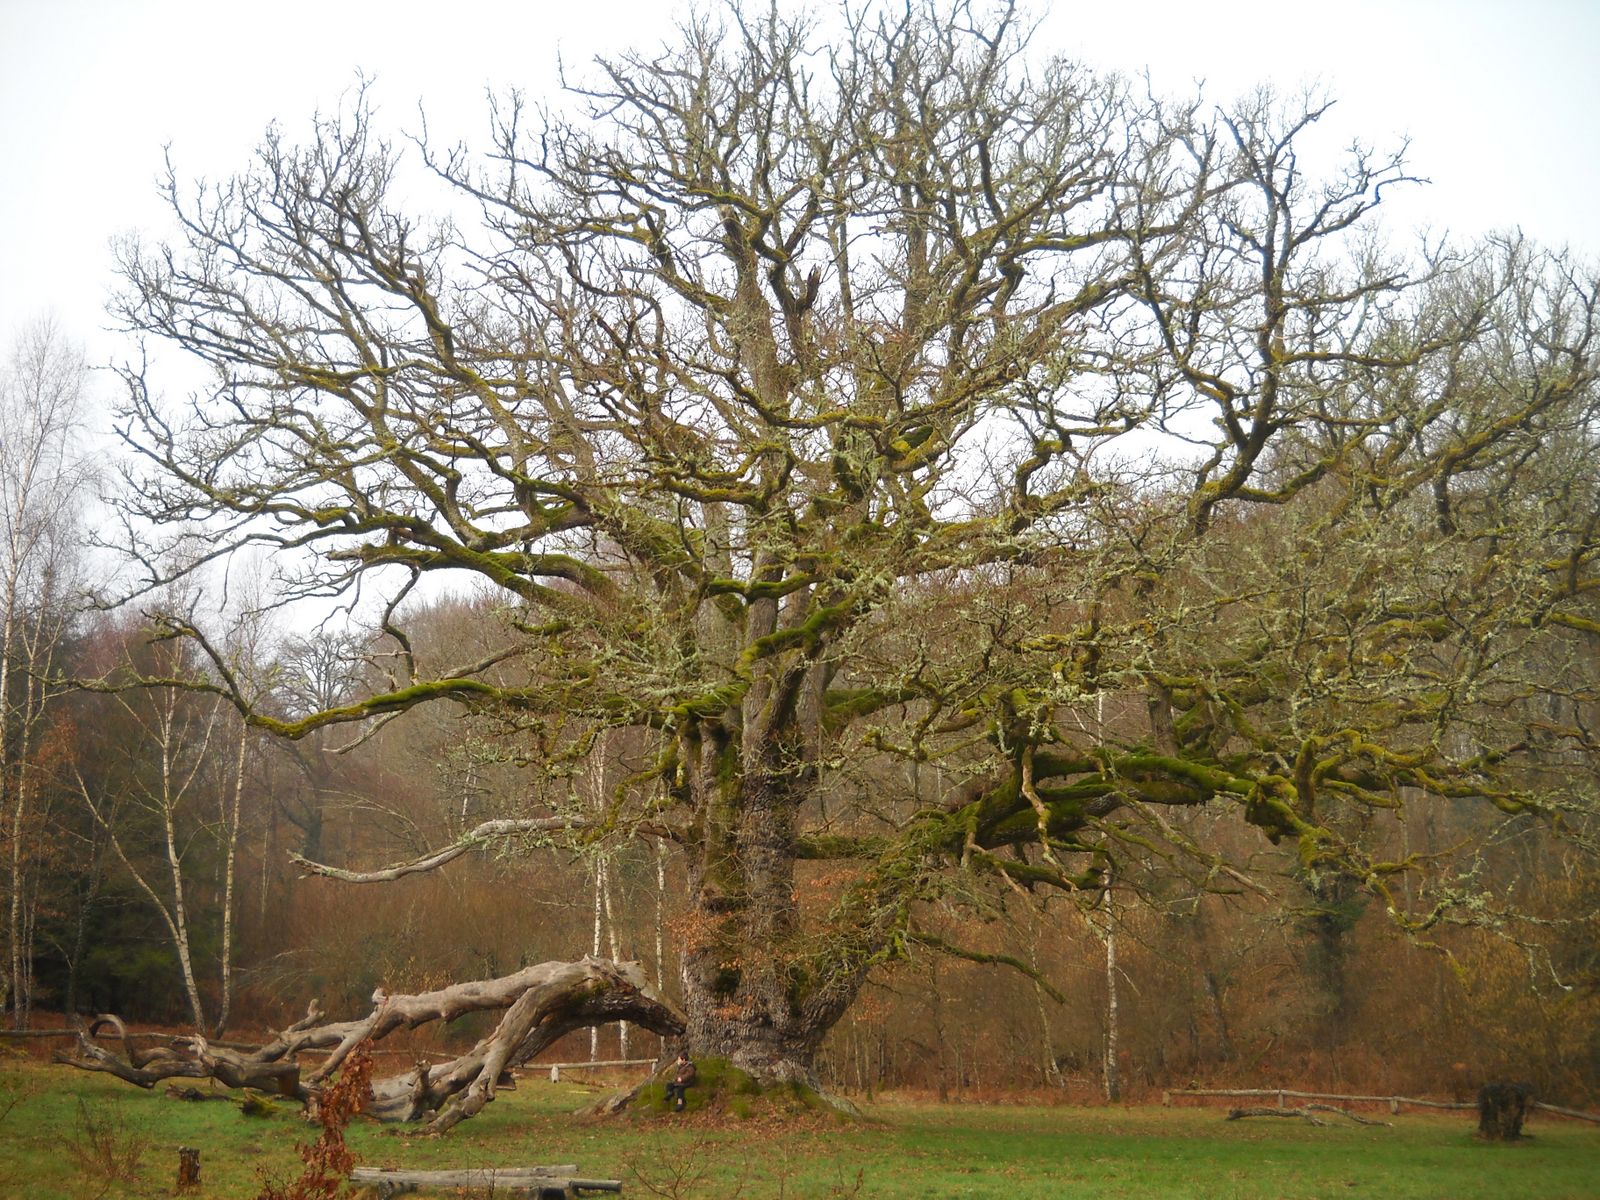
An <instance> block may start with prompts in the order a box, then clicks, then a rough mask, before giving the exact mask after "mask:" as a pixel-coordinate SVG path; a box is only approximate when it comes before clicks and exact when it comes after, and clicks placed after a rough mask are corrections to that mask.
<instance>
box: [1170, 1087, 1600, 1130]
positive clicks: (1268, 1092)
mask: <svg viewBox="0 0 1600 1200" xmlns="http://www.w3.org/2000/svg"><path fill="white" fill-rule="evenodd" d="M1174 1096H1253V1097H1262V1096H1266V1097H1273V1096H1276V1097H1277V1100H1278V1107H1279V1108H1287V1107H1288V1106H1287V1105H1286V1104H1285V1103H1284V1101H1285V1100H1336V1101H1340V1102H1342V1103H1345V1104H1387V1105H1388V1106H1389V1111H1390V1112H1391V1113H1398V1112H1399V1111H1400V1110H1401V1109H1402V1108H1445V1109H1455V1110H1465V1111H1469V1112H1476V1111H1477V1108H1478V1105H1477V1102H1476V1101H1462V1100H1424V1099H1422V1098H1420V1097H1417V1096H1340V1095H1334V1094H1333V1093H1331V1092H1297V1091H1294V1090H1292V1089H1290V1088H1175V1089H1173V1090H1171V1091H1166V1092H1162V1093H1161V1103H1162V1104H1164V1105H1168V1106H1170V1105H1171V1104H1172V1098H1173V1097H1174ZM1533 1106H1534V1108H1542V1109H1544V1110H1545V1111H1546V1112H1553V1113H1557V1114H1559V1115H1561V1116H1563V1117H1572V1118H1574V1119H1576V1120H1579V1121H1593V1122H1595V1123H1597V1124H1600V1113H1587V1112H1580V1111H1578V1110H1577V1109H1575V1108H1562V1107H1561V1106H1560V1105H1557V1104H1546V1103H1545V1102H1544V1101H1543V1100H1536V1101H1534V1105H1533Z"/></svg>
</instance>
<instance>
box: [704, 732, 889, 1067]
mask: <svg viewBox="0 0 1600 1200" xmlns="http://www.w3.org/2000/svg"><path fill="white" fill-rule="evenodd" d="M691 752H697V753H696V758H697V760H698V761H697V763H696V765H697V767H698V773H699V779H698V780H697V786H698V789H699V790H700V795H698V796H697V797H696V811H697V813H698V814H699V818H700V819H699V821H698V827H697V830H696V832H697V833H698V834H699V841H698V844H697V845H694V846H691V847H690V853H689V891H690V901H691V904H692V908H693V920H692V924H691V930H692V932H691V934H690V936H689V937H687V938H686V939H685V945H684V947H683V957H682V961H683V998H684V1010H685V1016H686V1017H687V1021H688V1029H687V1035H686V1036H687V1041H688V1046H689V1047H690V1050H691V1053H692V1054H693V1055H694V1056H695V1057H696V1058H721V1059H726V1060H727V1061H728V1062H730V1063H732V1064H733V1065H734V1066H736V1067H738V1068H739V1069H740V1070H742V1071H745V1072H747V1073H749V1074H750V1075H752V1076H754V1077H755V1078H756V1079H758V1080H761V1081H764V1082H800V1083H805V1084H808V1085H811V1086H815V1085H816V1071H815V1061H816V1055H817V1051H818V1048H819V1047H820V1046H821V1044H822V1039H823V1038H824V1037H825V1036H826V1035H827V1032H828V1030H829V1029H830V1028H831V1027H832V1026H833V1024H834V1022H835V1021H837V1020H838V1019H839V1017H840V1016H842V1015H843V1013H844V1011H845V1009H846V1008H847V1007H848V1005H849V1002H850V1000H852V999H854V997H855V993H856V991H858V990H859V988H860V982H861V977H863V976H864V973H865V972H864V968H863V969H862V970H860V971H858V972H856V973H855V977H854V978H851V977H850V976H849V973H844V974H841V973H840V972H838V971H836V970H832V971H830V970H829V969H828V968H827V966H826V965H824V966H823V967H822V969H820V970H819V969H818V968H817V966H816V965H815V964H813V963H806V962H802V961H800V959H799V956H798V954H797V947H796V938H795V933H796V929H797V926H798V909H797V903H796V897H795V810H796V807H797V797H796V796H795V794H794V791H793V790H792V788H793V787H794V781H793V780H789V779H785V778H784V776H783V772H782V771H781V770H780V769H779V768H778V766H777V760H779V759H780V758H781V751H780V750H779V749H778V748H777V747H775V746H772V745H770V744H769V745H766V746H757V747H756V748H755V749H754V750H753V751H752V750H749V749H746V750H745V751H744V753H741V751H740V748H739V746H738V744H737V743H735V742H733V741H731V740H725V739H724V735H722V733H721V731H720V730H717V729H713V731H712V736H711V737H710V738H708V740H707V742H706V744H704V745H703V746H696V747H691ZM752 758H754V759H755V761H751V760H752Z"/></svg>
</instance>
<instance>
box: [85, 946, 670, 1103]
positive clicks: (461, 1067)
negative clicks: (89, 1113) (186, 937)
mask: <svg viewBox="0 0 1600 1200" xmlns="http://www.w3.org/2000/svg"><path fill="white" fill-rule="evenodd" d="M372 999H373V1009H372V1011H371V1012H370V1013H369V1014H367V1016H365V1017H363V1018H361V1019H359V1020H355V1021H335V1022H324V1021H322V1011H321V1009H320V1008H318V1006H317V1005H316V1003H315V1002H314V1001H313V1002H312V1004H311V1006H310V1007H309V1008H308V1010H307V1012H306V1016H305V1017H304V1018H302V1019H301V1020H300V1021H297V1022H296V1023H295V1024H293V1025H291V1026H289V1027H288V1028H287V1029H285V1030H283V1031H282V1032H281V1033H279V1034H277V1035H276V1036H274V1037H273V1038H272V1040H271V1041H269V1042H268V1043H267V1044H266V1045H264V1046H261V1047H259V1048H257V1049H256V1050H254V1051H252V1052H249V1053H240V1052H237V1051H232V1050H226V1049H223V1048H221V1047H219V1046H217V1045H215V1044H214V1043H209V1042H207V1040H206V1039H205V1038H203V1037H199V1036H192V1037H179V1038H173V1039H171V1040H170V1041H169V1042H168V1044H167V1045H165V1046H159V1047H154V1048H143V1047H140V1046H137V1045H135V1043H134V1041H133V1038H132V1037H130V1036H129V1034H128V1032H127V1028H126V1026H124V1025H123V1023H122V1021H121V1020H120V1019H119V1018H117V1017H116V1016H113V1015H110V1014H107V1015H104V1016H101V1017H98V1018H96V1019H95V1021H94V1022H93V1023H92V1024H91V1025H90V1026H89V1028H88V1030H86V1031H85V1032H84V1033H82V1034H80V1035H79V1037H78V1041H77V1045H76V1046H75V1047H74V1048H73V1049H72V1050H70V1051H60V1052H58V1053H57V1054H56V1056H55V1057H56V1061H57V1062H61V1063H64V1064H66V1065H68V1066H72V1067H77V1068H79V1069H80V1070H85V1071H104V1072H106V1073H108V1074H111V1075H115V1076H116V1077H117V1078H119V1079H122V1080H125V1081H127V1082H129V1083H132V1084H135V1085H137V1086H139V1087H144V1088H149V1087H153V1086H154V1085H155V1084H157V1083H159V1082H161V1081H162V1080H164V1079H172V1078H186V1079H215V1080H217V1081H218V1082H219V1083H222V1084H224V1085H226V1086H227V1087H230V1088H251V1089H254V1090H257V1091H264V1092H270V1093H273V1094H276V1095H282V1096H289V1097H293V1098H294V1099H296V1100H298V1101H300V1102H301V1103H302V1104H305V1105H306V1106H308V1107H312V1106H314V1105H315V1104H316V1101H317V1097H318V1095H319V1094H320V1092H321V1088H322V1085H323V1084H324V1083H325V1082H326V1081H327V1080H328V1079H329V1077H330V1076H332V1075H333V1074H334V1072H336V1071H337V1070H338V1069H339V1067H340V1066H341V1065H342V1064H343V1063H344V1061H345V1059H346V1058H347V1057H348V1056H349V1055H350V1052H351V1051H352V1050H354V1049H355V1047H356V1046H358V1045H361V1044H363V1043H371V1042H376V1041H378V1040H380V1039H381V1038H383V1037H385V1036H387V1035H388V1034H391V1033H393V1032H395V1031H396V1030H402V1029H415V1028H417V1027H419V1026H421V1025H425V1024H428V1023H429V1022H432V1021H443V1022H449V1021H453V1020H455V1019H456V1018H458V1017H461V1016H464V1015H466V1014H467V1013H474V1012H495V1011H498V1012H500V1013H501V1017H500V1020H499V1023H498V1024H497V1025H496V1026H495V1028H494V1030H493V1031H492V1032H490V1033H489V1034H488V1036H486V1037H484V1038H483V1039H482V1040H481V1041H479V1042H478V1043H477V1045H475V1046H473V1047H472V1049H471V1050H469V1051H467V1053H465V1054H462V1055H460V1056H458V1057H456V1058H453V1059H449V1060H447V1061H445V1062H440V1063H433V1064H429V1063H426V1062H418V1063H417V1064H416V1065H415V1066H414V1067H413V1068H412V1069H410V1070H409V1071H406V1072H403V1073H401V1074H399V1075H392V1076H389V1077H388V1078H385V1079H378V1080H374V1081H373V1083H372V1099H371V1100H369V1101H368V1103H367V1104H366V1106H365V1108H364V1109H363V1110H362V1111H363V1112H365V1113H367V1114H368V1115H369V1116H373V1117H376V1118H377V1119H378V1120H380V1121H425V1122H427V1129H428V1131H429V1132H433V1133H442V1132H443V1131H445V1130H447V1129H449V1128H451V1127H452V1126H454V1125H456V1124H457V1123H458V1122H460V1121H463V1120H465V1119H466V1118H468V1117H471V1116H474V1115H476V1114H477V1113H478V1112H481V1111H482V1109H483V1106H484V1105H485V1104H488V1103H489V1102H490V1101H491V1100H493V1099H494V1094H495V1090H496V1088H497V1087H501V1086H504V1083H503V1081H504V1080H505V1079H507V1078H508V1072H509V1071H510V1070H511V1069H512V1068H513V1067H517V1066H520V1065H522V1064H523V1063H525V1062H527V1061H528V1060H529V1059H531V1058H533V1057H534V1055H536V1054H538V1053H539V1052H540V1051H541V1050H543V1049H544V1048H545V1047H546V1046H549V1045H550V1044H551V1043H552V1042H554V1041H556V1040H557V1039H558V1038H560V1037H563V1036H564V1035H566V1034H568V1033H571V1032H572V1031H573V1030H576V1029H583V1028H587V1027H589V1026H593V1025H604V1024H609V1023H611V1022H614V1021H628V1022H630V1023H631V1024H634V1025H637V1026H639V1027H641V1028H643V1029H646V1030H649V1031H650V1032H652V1033H657V1034H660V1035H661V1036H663V1037H671V1036H676V1035H678V1034H681V1033H682V1032H683V1027H684V1026H683V1018H682V1017H680V1016H679V1015H678V1014H677V1013H676V1012H674V1011H673V1010H672V1009H671V1008H670V1007H668V1006H667V1005H666V1004H665V1003H664V1002H662V1001H661V1000H660V999H659V998H658V997H657V996H655V995H654V994H653V992H652V991H651V990H650V988H649V986H648V984H647V982H646V980H645V975H644V970H643V968H642V967H641V966H640V965H639V964H638V963H614V962H608V961H606V960H603V959H596V958H588V957H585V958H583V959H581V960H579V961H578V962H570V963H568V962H548V963H541V964H539V965H538V966H533V967H528V968H526V969H524V970H522V971H518V972H517V973H516V974H514V975H505V976H502V977H501V978H499V979H482V980H472V981H469V982H466V983H457V984H453V985H451V986H449V987H445V988H439V989H437V990H435V991H431V992H420V993H417V994H415V995H390V994H387V993H385V992H384V991H383V990H382V989H379V990H378V991H377V992H375V993H373V997H372ZM102 1030H109V1031H111V1032H112V1033H114V1034H116V1035H117V1037H118V1040H120V1042H121V1044H122V1053H121V1054H118V1053H116V1052H114V1051H112V1050H109V1049H107V1048H106V1047H104V1046H101V1045H99V1044H97V1043H96V1042H95V1040H94V1039H95V1038H96V1037H97V1036H98V1035H99V1034H100V1032H101V1031H102ZM307 1051H326V1052H327V1057H326V1058H324V1059H323V1060H322V1062H320V1063H319V1064H317V1065H316V1066H315V1067H314V1068H312V1069H311V1070H309V1071H307V1072H305V1073H303V1074H302V1071H301V1066H300V1064H299V1062H297V1061H296V1056H297V1055H299V1054H301V1053H304V1052H307Z"/></svg>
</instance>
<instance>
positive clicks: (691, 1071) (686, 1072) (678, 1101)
mask: <svg viewBox="0 0 1600 1200" xmlns="http://www.w3.org/2000/svg"><path fill="white" fill-rule="evenodd" d="M673 1067H674V1071H673V1075H672V1082H670V1083H668V1084H667V1099H668V1100H669V1101H670V1102H671V1104H672V1111H673V1112H682V1111H683V1109H684V1104H685V1101H686V1099H687V1097H686V1093H687V1092H688V1090H689V1089H690V1088H691V1087H693V1086H694V1084H695V1080H696V1078H697V1077H698V1073H697V1072H696V1071H695V1067H694V1062H693V1061H692V1060H691V1059H690V1058H689V1052H688V1051H687V1050H680V1051H679V1052H678V1061H677V1062H675V1063H674V1064H673Z"/></svg>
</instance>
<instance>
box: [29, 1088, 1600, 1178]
mask: <svg viewBox="0 0 1600 1200" xmlns="http://www.w3.org/2000/svg"><path fill="white" fill-rule="evenodd" d="M594 1094H595V1093H594V1091H593V1090H591V1089H586V1088H584V1087H581V1086H577V1085H570V1084H560V1085H553V1084H549V1083H547V1082H543V1081H540V1080H538V1079H530V1080H528V1081H525V1082H524V1083H523V1084H522V1086H521V1087H520V1088H519V1089H518V1090H517V1091H515V1092H511V1093H505V1094H502V1096H501V1097H500V1098H499V1099H497V1100H496V1102H495V1103H494V1104H493V1105H491V1106H490V1107H489V1108H488V1109H487V1110H486V1111H485V1112H484V1114H483V1115H482V1116H480V1117H478V1118H476V1119H474V1120H472V1121H470V1122H468V1123H467V1124H465V1125H462V1126H460V1127H459V1128H457V1129H456V1130H455V1131H454V1132H452V1133H451V1134H449V1135H448V1136H446V1137H444V1138H415V1137H411V1138H408V1137H405V1136H400V1135H397V1134H395V1133H394V1132H393V1131H392V1130H389V1129H384V1128H380V1127H377V1126H375V1125H372V1124H370V1123H364V1122H363V1123H358V1124H357V1125H356V1126H355V1127H354V1128H353V1130H352V1133H351V1137H350V1141H351V1145H352V1146H353V1147H354V1149H355V1151H356V1154H357V1156H358V1159H359V1161H361V1162H363V1163H365V1164H367V1165H373V1166H415V1167H425V1168H426V1167H432V1168H441V1167H452V1166H493V1165H505V1166H528V1165H533V1164H537V1163H552V1162H575V1163H577V1164H579V1166H580V1167H581V1168H582V1171H583V1173H584V1174H586V1175H593V1176H600V1177H610V1178H620V1179H622V1180H623V1181H624V1185H625V1192H624V1194H625V1195H633V1196H662V1197H707V1198H716V1200H730V1198H732V1197H749V1198H751V1200H756V1198H762V1200H764V1198H767V1197H786V1198H796V1200H803V1198H808V1197H830V1196H833V1197H839V1196H862V1197H868V1196H871V1197H891V1198H894V1197H905V1198H908V1200H909V1198H910V1197H918V1198H922V1197H995V1198H1000V1197H1006V1198H1020V1200H1029V1198H1035V1197H1036V1198H1038V1200H1045V1198H1049V1200H1057V1198H1058V1197H1070V1198H1072V1200H1079V1198H1082V1200H1091V1198H1096V1197H1104V1198H1106V1200H1145V1198H1157V1197H1160V1198H1162V1200H1166V1198H1169V1197H1171V1198H1183V1197H1191V1198H1195V1200H1201V1198H1204V1200H1222V1198H1228V1200H1234V1198H1237V1200H1257V1198H1260V1200H1277V1198H1289V1197H1334V1196H1344V1197H1374V1198H1378V1197H1381V1198H1382V1200H1405V1198H1407V1197H1428V1198H1441V1197H1443V1198H1459V1200H1470V1198H1472V1197H1484V1198H1485V1200H1488V1198H1490V1197H1492V1198H1493V1200H1507V1198H1509V1197H1522V1196H1528V1197H1537V1198H1539V1200H1564V1198H1565V1200H1579V1198H1584V1200H1591V1198H1593V1197H1596V1196H1600V1128H1596V1127H1594V1126H1584V1125H1578V1124H1572V1123H1567V1122H1556V1121H1553V1120H1543V1119H1541V1120H1539V1121H1537V1122H1536V1123H1535V1124H1534V1125H1533V1126H1532V1128H1531V1132H1532V1133H1533V1134H1534V1135H1535V1136H1534V1137H1533V1139H1531V1140H1530V1141H1528V1142H1527V1143H1525V1144H1523V1145H1520V1146H1516V1147H1499V1146H1487V1145H1482V1144H1479V1143H1477V1142H1475V1141H1474V1140H1473V1139H1472V1137H1471V1136H1470V1135H1471V1132H1472V1128H1473V1126H1472V1122H1471V1121H1470V1120H1469V1119H1468V1117H1467V1115H1466V1114H1460V1115H1456V1116H1450V1117H1436V1116H1402V1117H1400V1118H1398V1119H1397V1121H1396V1125H1395V1127H1394V1128H1392V1129H1385V1128H1367V1127H1362V1126H1355V1125H1348V1124H1345V1123H1342V1122H1341V1124H1340V1125H1338V1126H1329V1127H1326V1128H1320V1129H1319V1128H1313V1127H1311V1126H1307V1125H1303V1124H1302V1123H1300V1122H1298V1121H1283V1120H1251V1121H1237V1122H1227V1121H1224V1120H1223V1119H1222V1114H1221V1112H1220V1111H1218V1110H1215V1109H1172V1110H1164V1109H1160V1108H1065V1107H1062V1108H1041V1107H1020V1106H1019V1107H1009V1106H995V1105H982V1106H979V1105H955V1106H943V1107H941V1106H935V1105H922V1104H880V1105H876V1106H874V1107H872V1108H871V1109H870V1110H869V1117H870V1118H871V1120H870V1121H869V1122H868V1123H865V1124H862V1125H856V1126H840V1127H835V1126H832V1125H830V1124H829V1123H827V1122H819V1123H817V1124H815V1125H813V1126H811V1127H807V1128H796V1127H794V1126H793V1125H786V1126H778V1125H773V1124H769V1123H767V1122H764V1121H760V1120H752V1121H749V1122H744V1123H734V1124H731V1125H730V1124H720V1125H711V1124H707V1123H704V1122H703V1121H701V1120H700V1119H698V1118H694V1117H690V1118H681V1117H654V1118H650V1119H641V1120H628V1119H624V1120H614V1121H609V1122H592V1121H586V1120H582V1119H579V1118H576V1117H574V1116H573V1115H572V1112H573V1110H574V1109H575V1108H577V1107H578V1106H579V1105H581V1104H582V1103H584V1102H585V1101H587V1100H588V1099H590V1098H591V1097H592V1096H593V1095H594ZM19 1096H20V1100H18V1102H17V1103H16V1104H15V1105H14V1106H13V1107H12V1108H11V1110H10V1112H9V1113H8V1114H7V1115H6V1116H5V1117H4V1119H3V1120H0V1197H7V1198H9V1197H19V1198H21V1197H27V1198H28V1200H58V1198H59V1200H84V1198H88V1197H96V1196H103V1197H123V1196H127V1197H159V1196H168V1195H170V1194H171V1189H172V1182H173V1179H174V1176H175V1173H176V1160H177V1147H179V1146H180V1145H188V1146H198V1147H200V1148H201V1152H202V1160H201V1162H202V1174H203V1180H204V1187H203V1189H202V1194H203V1195H204V1196H206V1197H208V1198H210V1197H215V1198H217V1200H233V1198H238V1200H246V1198H249V1197H253V1196H255V1195H256V1193H257V1192H258V1191H259V1190H260V1188H261V1183H262V1178H263V1174H264V1173H265V1174H267V1175H275V1176H280V1177H281V1176H287V1175H291V1174H294V1173H296V1172H297V1170H298V1166H299V1160H298V1158H297V1157H296V1155H295V1151H294V1145H295V1143H296V1141H298V1140H305V1139H309V1138H310V1136H311V1132H310V1130H309V1128H308V1127H307V1126H306V1125H304V1124H303V1123H302V1122H301V1121H300V1120H299V1119H298V1116H296V1115H292V1113H291V1111H290V1110H284V1111H282V1112H279V1113H277V1114H276V1115H272V1116H268V1117H247V1116H245V1115H243V1114H242V1113H241V1112H240V1110H239V1107H238V1106H237V1105H236V1104H233V1103H227V1102H222V1101H215V1102H204V1103H184V1102H181V1101H178V1100H174V1099H171V1098H169V1097H167V1096H165V1095H163V1094H161V1092H160V1091H159V1090H158V1091H157V1092H155V1093H147V1092H142V1091H139V1090H138V1089H136V1088H131V1087H128V1086H127V1085H125V1084H120V1083H117V1082H115V1081H113V1080H110V1079H107V1078H104V1077H99V1076H91V1075H86V1074H81V1073H77V1072H73V1071H69V1070H67V1069H65V1068H60V1067H48V1066H44V1065H42V1064H38V1063H33V1062H28V1061H24V1060H18V1059H11V1060H0V1110H4V1108H5V1106H6V1105H7V1104H8V1103H10V1102H11V1101H12V1100H13V1099H16V1098H17V1097H19ZM80 1102H81V1105H82V1107H81V1108H80ZM129 1150H138V1151H140V1152H141V1153H140V1154H139V1166H138V1167H137V1169H133V1170H128V1169H125V1167H124V1165H122V1164H119V1163H118V1161H117V1160H118V1158H119V1156H120V1157H122V1158H124V1159H125V1158H126V1157H127V1155H126V1154H125V1153H122V1154H120V1155H119V1152H126V1151H129Z"/></svg>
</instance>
